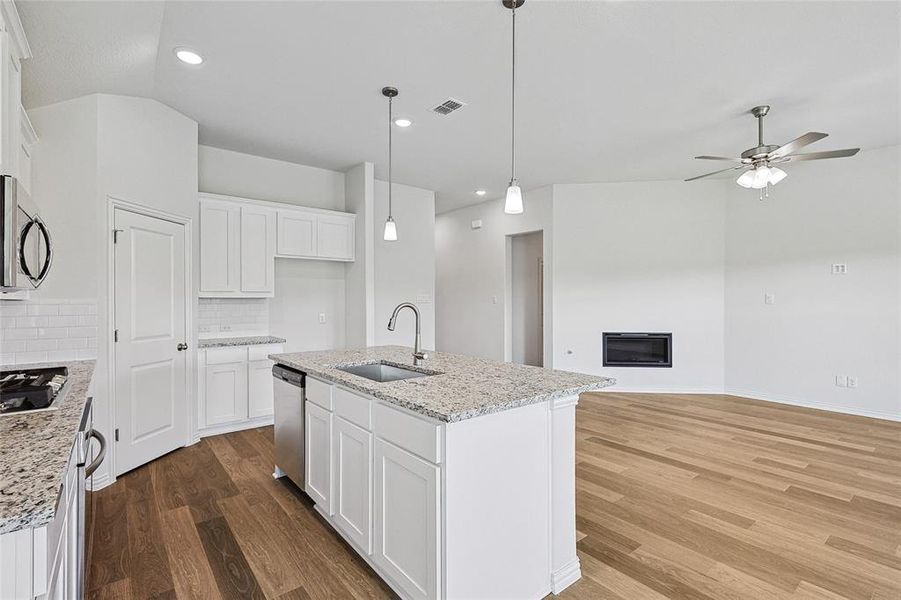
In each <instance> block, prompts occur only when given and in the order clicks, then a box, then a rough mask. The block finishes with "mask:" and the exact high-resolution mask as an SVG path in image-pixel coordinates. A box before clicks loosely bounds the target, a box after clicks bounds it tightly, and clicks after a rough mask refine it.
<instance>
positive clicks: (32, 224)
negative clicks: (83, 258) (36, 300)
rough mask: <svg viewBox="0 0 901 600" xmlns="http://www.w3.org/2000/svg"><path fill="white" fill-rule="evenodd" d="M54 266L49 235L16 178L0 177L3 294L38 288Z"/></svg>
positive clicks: (0, 273)
mask: <svg viewBox="0 0 901 600" xmlns="http://www.w3.org/2000/svg"><path fill="white" fill-rule="evenodd" d="M52 262H53V243H52V241H51V239H50V231H49V230H48V229H47V226H46V225H45V224H44V222H43V221H42V220H41V218H40V217H39V216H38V214H37V209H36V207H35V206H34V204H33V203H32V202H31V198H30V197H29V196H28V194H27V193H26V192H25V190H24V189H22V187H21V186H20V185H19V182H18V181H17V180H16V178H15V177H12V176H10V175H0V269H2V271H0V291H2V292H13V291H18V290H29V289H34V288H37V287H39V286H40V285H41V283H43V282H44V280H45V279H46V278H47V274H48V273H49V272H50V265H51V263H52Z"/></svg>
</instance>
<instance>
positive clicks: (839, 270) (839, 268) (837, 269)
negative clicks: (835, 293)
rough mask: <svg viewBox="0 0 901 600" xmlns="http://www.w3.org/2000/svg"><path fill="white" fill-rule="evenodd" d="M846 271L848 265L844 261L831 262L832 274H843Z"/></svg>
mask: <svg viewBox="0 0 901 600" xmlns="http://www.w3.org/2000/svg"><path fill="white" fill-rule="evenodd" d="M847 272H848V265H846V264H845V263H833V265H832V274H833V275H845V274H846V273H847Z"/></svg>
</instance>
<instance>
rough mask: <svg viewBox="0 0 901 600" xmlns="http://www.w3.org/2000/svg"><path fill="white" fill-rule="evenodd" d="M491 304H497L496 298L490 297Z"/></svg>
mask: <svg viewBox="0 0 901 600" xmlns="http://www.w3.org/2000/svg"><path fill="white" fill-rule="evenodd" d="M491 303H492V304H497V296H492V297H491Z"/></svg>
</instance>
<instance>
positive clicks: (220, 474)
mask: <svg viewBox="0 0 901 600" xmlns="http://www.w3.org/2000/svg"><path fill="white" fill-rule="evenodd" d="M272 464H273V458H272V430H271V428H261V429H255V430H250V431H244V432H239V433H233V434H227V435H223V436H217V437H213V438H205V439H204V440H203V441H201V442H200V443H199V444H197V445H195V446H191V447H189V448H184V449H181V450H178V451H176V452H173V453H172V454H169V455H167V456H165V457H163V458H161V459H159V460H157V461H155V462H153V463H151V464H149V465H146V466H144V467H141V468H139V469H137V470H135V471H133V472H131V473H128V474H126V475H125V476H123V477H121V478H120V479H119V481H117V482H116V484H114V485H112V486H110V487H108V488H106V489H104V490H102V491H100V492H98V493H97V494H96V495H95V497H94V498H93V501H94V506H95V515H96V516H95V529H94V539H93V541H92V543H91V544H90V565H89V583H88V586H89V589H90V592H89V597H90V598H142V599H143V598H204V599H206V598H390V597H393V594H392V593H391V591H390V590H389V589H388V588H387V587H386V586H385V585H384V584H383V583H382V582H381V581H380V580H379V579H378V577H377V576H376V575H375V574H374V573H373V572H372V570H371V569H370V568H369V567H368V566H367V565H366V564H365V563H363V562H362V561H361V560H360V559H359V558H357V557H356V555H355V554H354V552H353V551H351V550H350V548H348V547H347V546H346V545H345V544H344V543H343V542H342V541H341V540H340V539H339V538H338V536H337V534H335V533H334V532H332V531H331V530H330V528H329V527H328V526H327V525H326V524H325V523H324V521H322V519H320V518H319V517H318V515H317V514H316V513H315V512H314V510H313V508H312V506H311V503H310V501H309V499H307V498H306V497H305V496H304V495H303V494H301V493H299V492H298V491H297V490H296V489H295V488H294V487H293V486H292V485H291V484H285V483H283V482H281V481H275V480H273V479H272V477H271V475H270V473H271V471H272ZM576 475H577V527H578V530H579V538H580V540H579V543H578V550H579V556H580V558H581V560H582V573H583V577H582V579H581V580H580V581H579V582H577V583H576V584H575V585H573V586H572V587H570V588H569V589H568V590H566V591H565V592H564V593H563V594H561V596H559V598H561V600H569V599H574V598H609V599H613V600H617V599H618V600H640V599H648V600H662V599H665V598H670V599H678V600H694V599H720V598H722V599H730V600H731V599H740V598H753V599H766V600H769V599H774V600H787V599H801V600H837V599H842V598H845V599H854V600H898V599H901V424H899V423H889V422H885V421H877V420H873V419H865V418H860V417H851V416H846V415H837V414H833V413H826V412H819V411H813V410H808V409H802V408H796V407H790V406H782V405H777V404H768V403H764V402H757V401H753V400H746V399H741V398H735V397H730V396H721V395H677V394H616V393H600V394H584V395H583V396H582V400H581V402H580V404H579V408H578V410H577V467H576Z"/></svg>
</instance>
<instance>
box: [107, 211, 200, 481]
mask: <svg viewBox="0 0 901 600" xmlns="http://www.w3.org/2000/svg"><path fill="white" fill-rule="evenodd" d="M114 219H115V227H116V229H118V230H119V234H118V236H117V243H116V244H115V245H114V254H115V305H116V306H115V325H114V327H115V328H116V330H117V331H118V340H119V341H118V342H117V343H116V344H115V386H114V389H115V409H116V410H115V426H116V427H117V428H118V429H119V443H118V444H117V445H116V452H115V454H116V457H115V458H116V474H117V475H118V474H120V473H124V472H126V471H130V470H131V469H134V468H135V467H137V466H140V465H142V464H144V463H146V462H149V461H151V460H153V459H154V458H157V457H159V456H162V455H163V454H166V453H167V452H170V451H172V450H174V449H175V448H178V447H180V446H183V445H184V444H185V442H186V441H187V437H188V434H187V432H188V403H187V399H188V398H189V395H188V377H187V370H186V365H187V352H183V351H181V350H180V348H181V349H182V350H184V349H186V348H187V345H185V346H183V347H182V346H180V344H186V342H187V339H188V332H187V330H186V324H185V304H186V299H187V298H186V294H187V293H188V289H189V288H190V286H189V285H187V281H186V273H187V269H186V261H187V260H188V256H187V255H186V254H185V227H184V225H180V224H178V223H172V222H170V221H165V220H163V219H157V218H153V217H149V216H146V215H139V214H137V213H132V212H128V211H125V210H121V209H116V211H115V216H114Z"/></svg>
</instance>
